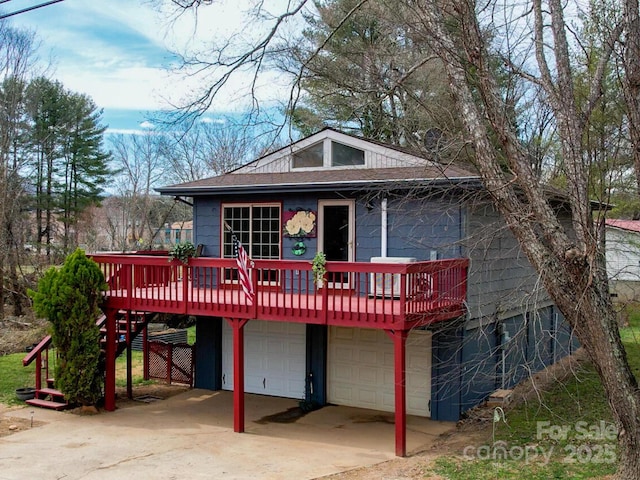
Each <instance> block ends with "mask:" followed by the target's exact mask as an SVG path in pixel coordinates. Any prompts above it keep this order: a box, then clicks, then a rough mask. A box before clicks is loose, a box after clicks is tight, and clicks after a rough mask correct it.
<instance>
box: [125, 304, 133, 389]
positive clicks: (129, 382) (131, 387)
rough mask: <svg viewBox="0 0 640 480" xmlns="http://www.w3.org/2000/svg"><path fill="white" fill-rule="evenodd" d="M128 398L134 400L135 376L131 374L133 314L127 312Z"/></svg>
mask: <svg viewBox="0 0 640 480" xmlns="http://www.w3.org/2000/svg"><path fill="white" fill-rule="evenodd" d="M125 318H126V319H127V333H126V341H127V398H128V399H130V400H131V399H133V375H132V373H131V363H132V361H131V312H130V311H129V310H127V315H126V317H125Z"/></svg>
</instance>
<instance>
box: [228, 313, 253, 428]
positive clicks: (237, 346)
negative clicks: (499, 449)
mask: <svg viewBox="0 0 640 480" xmlns="http://www.w3.org/2000/svg"><path fill="white" fill-rule="evenodd" d="M225 320H226V321H227V322H228V323H229V325H231V328H233V431H234V432H237V433H242V432H244V326H245V325H246V323H247V322H248V320H247V319H241V318H227V319H225Z"/></svg>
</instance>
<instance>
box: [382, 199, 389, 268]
mask: <svg viewBox="0 0 640 480" xmlns="http://www.w3.org/2000/svg"><path fill="white" fill-rule="evenodd" d="M380 207H381V215H380V256H381V257H386V256H387V240H388V239H387V236H388V225H387V198H386V197H385V198H383V199H382V203H381V205H380Z"/></svg>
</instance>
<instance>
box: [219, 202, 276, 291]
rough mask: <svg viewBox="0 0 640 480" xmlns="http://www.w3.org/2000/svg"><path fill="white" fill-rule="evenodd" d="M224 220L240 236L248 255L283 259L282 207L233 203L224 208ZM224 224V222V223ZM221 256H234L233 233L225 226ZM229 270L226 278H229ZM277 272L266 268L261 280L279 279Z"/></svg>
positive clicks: (254, 257)
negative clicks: (281, 249)
mask: <svg viewBox="0 0 640 480" xmlns="http://www.w3.org/2000/svg"><path fill="white" fill-rule="evenodd" d="M222 220H223V222H225V223H226V224H227V225H229V227H231V229H232V230H233V232H234V233H235V234H236V236H237V237H238V240H240V242H241V243H242V246H243V247H244V249H245V250H246V252H247V254H248V255H249V257H250V258H251V259H253V260H257V259H270V260H279V259H280V231H281V226H280V206H279V205H273V204H253V205H234V206H225V207H223V214H222ZM223 225H224V223H223ZM222 256H223V257H225V258H233V242H232V237H231V232H229V230H228V229H227V228H225V229H224V234H223V243H222ZM229 275H230V274H229V273H227V278H228V279H231V277H229ZM274 275H275V271H274V272H270V271H263V272H262V278H261V279H260V280H261V281H276V280H277V279H276V278H275V276H274Z"/></svg>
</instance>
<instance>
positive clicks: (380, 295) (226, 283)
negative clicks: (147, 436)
mask: <svg viewBox="0 0 640 480" xmlns="http://www.w3.org/2000/svg"><path fill="white" fill-rule="evenodd" d="M93 259H94V260H95V261H96V262H97V263H98V264H99V265H100V266H101V268H102V271H103V272H104V275H105V278H106V279H107V282H108V284H109V291H108V292H107V293H106V301H105V304H104V305H103V309H104V310H105V314H106V356H105V359H106V374H105V409H106V410H114V409H115V360H116V343H117V326H116V312H118V311H119V310H123V309H124V310H129V311H132V310H135V311H139V312H166V313H181V314H187V315H203V316H215V317H224V318H225V319H226V320H227V322H228V323H229V324H230V325H231V327H232V328H233V368H234V373H233V375H234V391H233V397H234V420H233V422H234V430H235V431H236V432H243V431H244V328H243V327H244V325H245V324H246V322H247V321H248V320H250V319H257V320H273V321H284V322H304V323H315V324H322V325H341V326H352V327H368V328H381V329H384V330H385V332H386V333H387V334H388V335H389V337H390V338H391V339H392V340H393V343H394V376H395V424H396V455H398V456H405V455H406V391H405V388H406V369H405V366H406V359H405V351H406V340H407V333H408V330H409V329H410V328H412V327H414V326H422V325H428V324H430V323H433V322H437V321H442V320H446V319H448V318H455V317H458V316H460V315H462V314H463V313H464V310H465V308H464V305H465V299H466V294H467V267H468V265H469V262H468V260H466V259H454V260H439V261H434V262H418V263H409V264H397V263H352V262H328V263H327V276H326V281H325V284H324V286H323V287H322V288H316V285H314V282H313V273H312V270H311V263H310V262H307V261H293V260H277V261H276V260H256V261H255V263H254V265H253V268H252V269H251V277H252V283H253V291H254V292H255V296H254V297H253V298H252V299H249V298H247V296H246V295H245V294H244V292H243V291H242V289H241V288H240V285H239V284H238V282H237V280H236V278H237V271H236V262H235V260H230V259H219V258H194V259H190V260H189V263H188V265H183V264H181V263H179V262H178V261H176V260H174V261H172V262H169V261H168V259H167V257H161V256H148V255H95V256H94V257H93ZM128 368H130V367H128Z"/></svg>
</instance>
